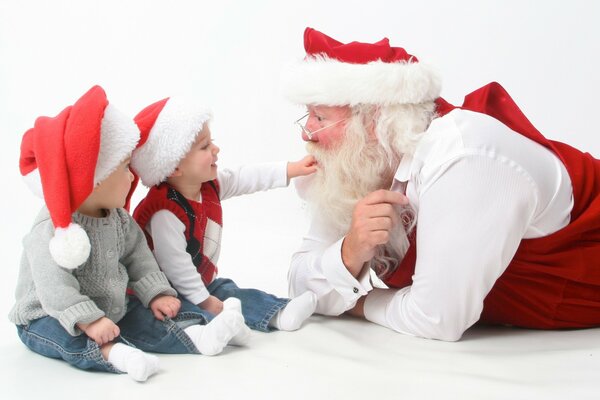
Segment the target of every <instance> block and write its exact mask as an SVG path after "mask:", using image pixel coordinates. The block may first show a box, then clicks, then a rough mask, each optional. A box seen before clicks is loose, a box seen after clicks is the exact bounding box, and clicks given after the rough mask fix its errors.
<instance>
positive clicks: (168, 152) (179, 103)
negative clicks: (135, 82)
mask: <svg viewBox="0 0 600 400" xmlns="http://www.w3.org/2000/svg"><path fill="white" fill-rule="evenodd" d="M210 118H211V114H210V111H209V110H207V109H206V108H203V107H199V106H196V105H195V104H194V103H193V102H191V101H189V100H185V99H183V98H176V97H171V98H169V97H167V98H166V99H162V100H159V101H157V102H156V103H153V104H150V105H149V106H148V107H146V108H144V109H143V110H142V111H140V112H139V113H138V115H136V116H135V117H134V121H135V123H136V124H137V125H138V128H139V129H140V136H141V139H140V144H139V146H138V148H137V149H136V150H135V151H134V152H133V156H132V157H131V167H132V169H133V171H134V172H135V173H136V174H137V175H138V176H139V177H140V179H141V180H142V183H143V184H144V185H145V186H147V187H150V186H155V185H158V184H159V183H161V182H163V181H164V180H166V179H167V178H168V177H169V176H170V175H171V174H172V173H173V172H174V171H175V169H176V168H177V166H178V165H179V163H180V161H181V160H182V159H183V158H185V156H186V155H187V153H188V152H189V151H190V149H191V148H192V144H194V141H195V140H196V137H197V136H198V134H199V133H200V131H201V130H202V128H203V126H204V124H205V123H206V122H207V121H208V120H209V119H210Z"/></svg>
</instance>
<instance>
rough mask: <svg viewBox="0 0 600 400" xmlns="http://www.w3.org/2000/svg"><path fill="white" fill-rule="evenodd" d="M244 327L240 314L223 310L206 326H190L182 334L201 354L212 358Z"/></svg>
mask: <svg viewBox="0 0 600 400" xmlns="http://www.w3.org/2000/svg"><path fill="white" fill-rule="evenodd" d="M245 326H246V325H245V324H244V317H243V316H242V314H240V313H239V312H237V311H235V310H225V309H223V311H221V313H220V314H219V315H217V316H216V317H215V318H214V319H213V320H212V321H210V322H209V323H208V324H206V325H192V326H190V327H188V328H185V329H184V332H185V333H186V334H187V335H188V336H189V337H190V339H192V342H193V343H194V345H195V346H196V348H197V349H198V351H199V352H200V353H201V354H204V355H205V356H214V355H215V354H219V353H220V352H222V351H223V348H224V347H225V346H226V345H227V343H229V341H230V340H231V338H233V337H234V336H235V335H236V334H238V333H239V332H240V330H241V329H242V328H243V327H245Z"/></svg>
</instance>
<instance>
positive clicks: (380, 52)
mask: <svg viewBox="0 0 600 400" xmlns="http://www.w3.org/2000/svg"><path fill="white" fill-rule="evenodd" d="M304 48H305V50H306V57H305V58H304V59H303V60H302V61H301V62H298V63H296V64H295V65H293V66H291V67H290V68H289V69H287V70H286V71H284V74H283V88H284V92H285V94H286V96H287V97H288V98H289V99H290V100H291V101H293V102H294V103H298V104H315V105H327V106H345V105H350V106H354V105H357V104H378V105H392V104H406V103H411V104H416V103H423V102H428V101H433V100H435V99H436V98H438V97H439V95H440V90H441V79H440V77H439V76H438V74H437V73H436V72H435V70H434V69H433V68H431V67H430V66H428V65H425V64H423V63H420V62H418V60H417V58H416V57H415V56H413V55H410V54H408V53H407V52H406V50H404V49H403V48H401V47H391V46H390V44H389V40H388V39H387V38H384V39H382V40H380V41H379V42H377V43H360V42H351V43H347V44H344V43H341V42H338V41H337V40H335V39H332V38H331V37H329V36H327V35H325V34H323V33H321V32H319V31H317V30H315V29H312V28H306V30H305V31H304Z"/></svg>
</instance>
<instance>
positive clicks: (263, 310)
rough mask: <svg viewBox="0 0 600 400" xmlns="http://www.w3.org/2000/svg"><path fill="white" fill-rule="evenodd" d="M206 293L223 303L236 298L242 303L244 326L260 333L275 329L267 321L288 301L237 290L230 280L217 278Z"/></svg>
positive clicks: (260, 293) (248, 290) (260, 292)
mask: <svg viewBox="0 0 600 400" xmlns="http://www.w3.org/2000/svg"><path fill="white" fill-rule="evenodd" d="M207 289H208V292H209V293H210V294H211V295H213V296H215V297H216V298H218V299H219V300H221V301H223V300H226V299H228V298H229V297H237V298H238V299H240V301H241V302H242V315H243V316H244V319H245V320H246V325H248V326H249V327H250V328H251V329H254V330H257V331H261V332H271V331H273V330H275V328H273V327H270V326H269V321H270V320H271V319H272V318H273V316H275V314H277V312H278V311H279V310H281V309H282V308H284V307H285V306H286V305H287V303H289V301H290V299H282V298H279V297H275V296H273V295H272V294H269V293H265V292H263V291H260V290H257V289H242V288H239V287H238V286H237V285H236V284H235V282H233V281H232V280H231V279H225V278H217V279H215V280H214V281H212V282H211V284H210V285H208V287H207Z"/></svg>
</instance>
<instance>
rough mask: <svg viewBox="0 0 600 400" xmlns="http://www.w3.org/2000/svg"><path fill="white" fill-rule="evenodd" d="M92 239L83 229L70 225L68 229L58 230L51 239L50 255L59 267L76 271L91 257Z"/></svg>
mask: <svg viewBox="0 0 600 400" xmlns="http://www.w3.org/2000/svg"><path fill="white" fill-rule="evenodd" d="M90 249H91V246H90V239H89V238H88V235H87V233H85V231H84V230H83V228H82V227H81V226H79V225H77V224H74V223H70V224H69V226H68V227H66V228H57V229H56V230H55V232H54V237H53V238H52V239H50V254H52V258H54V261H56V263H57V264H58V265H60V266H61V267H63V268H67V269H75V268H77V267H79V266H80V265H81V264H83V263H84V262H86V261H87V259H88V257H89V256H90Z"/></svg>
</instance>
